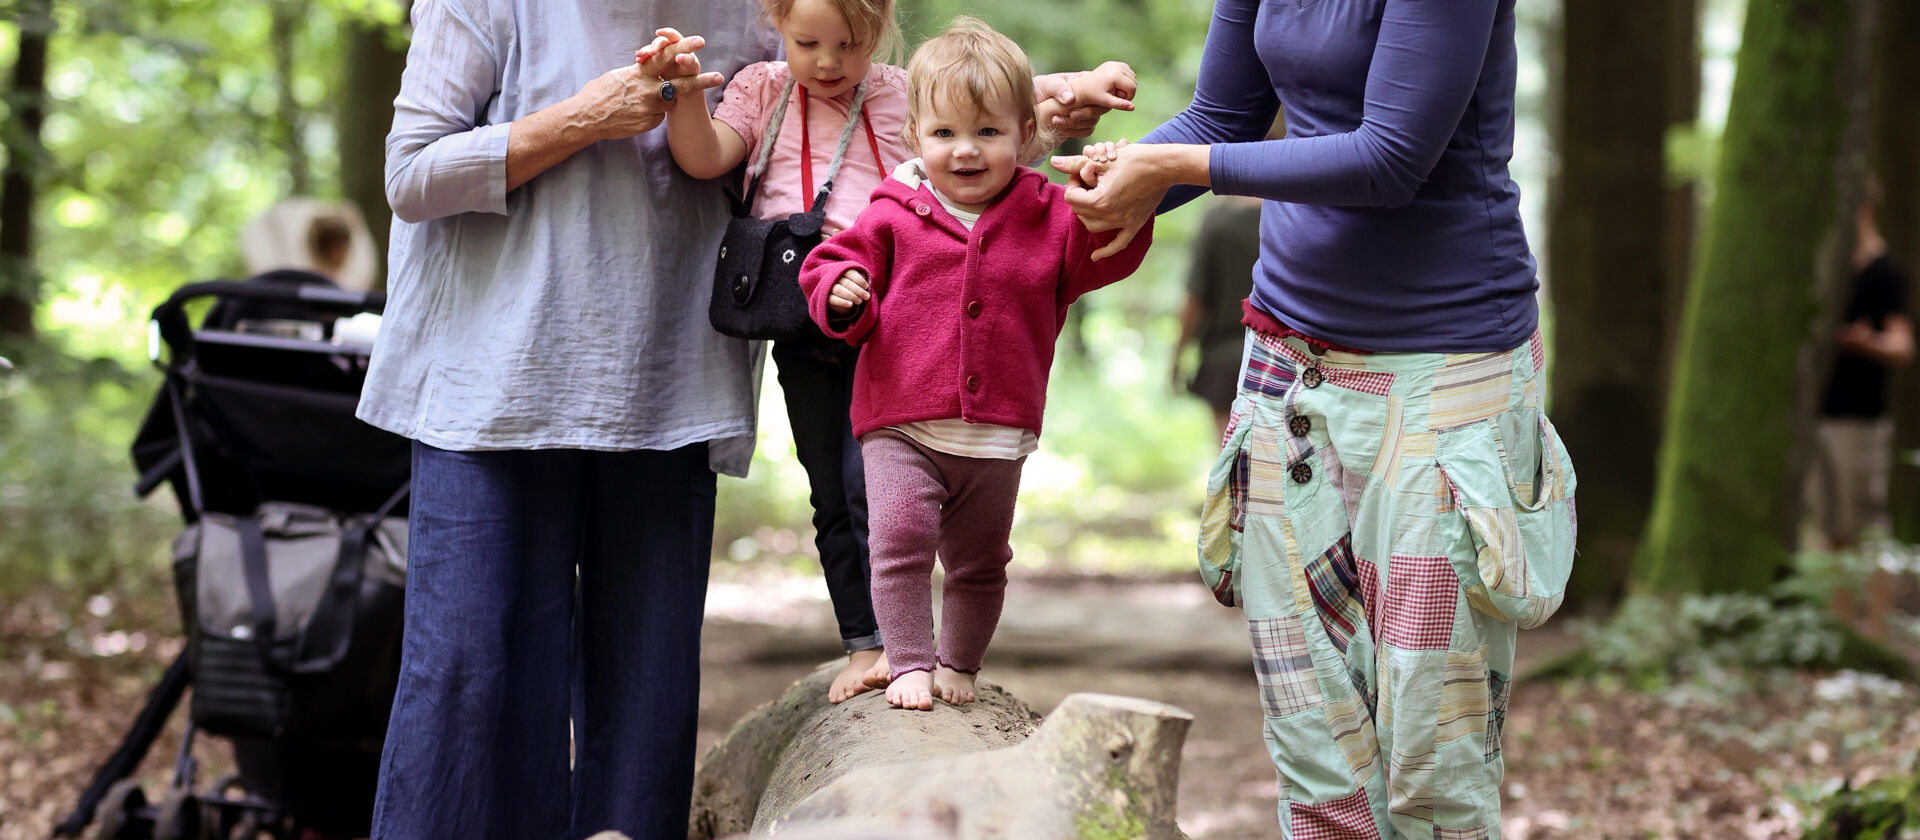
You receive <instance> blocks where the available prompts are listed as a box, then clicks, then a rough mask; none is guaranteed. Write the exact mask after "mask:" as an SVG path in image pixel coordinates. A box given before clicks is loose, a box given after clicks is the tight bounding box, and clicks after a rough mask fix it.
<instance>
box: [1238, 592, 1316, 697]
mask: <svg viewBox="0 0 1920 840" xmlns="http://www.w3.org/2000/svg"><path fill="white" fill-rule="evenodd" d="M1247 629H1248V631H1249V632H1250V633H1251V634H1252V636H1253V670H1254V673H1255V674H1257V675H1259V677H1260V702H1261V704H1262V705H1263V706H1264V707H1265V708H1266V713H1267V717H1274V718H1281V717H1286V716H1288V715H1291V714H1294V713H1296V712H1302V711H1305V710H1307V709H1311V708H1314V707H1317V706H1319V705H1320V703H1321V696H1320V682H1319V681H1318V680H1317V679H1315V678H1314V671H1313V656H1312V655H1311V654H1309V653H1308V652H1307V634H1306V631H1305V630H1304V629H1302V627H1301V626H1300V617H1299V616H1297V615H1290V616H1283V617H1281V618H1251V619H1248V620H1247Z"/></svg>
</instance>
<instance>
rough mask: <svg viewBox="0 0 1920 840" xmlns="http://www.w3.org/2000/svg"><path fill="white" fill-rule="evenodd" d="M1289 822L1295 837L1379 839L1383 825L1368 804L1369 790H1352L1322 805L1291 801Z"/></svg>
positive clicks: (1308, 839)
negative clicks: (1376, 821) (1374, 816)
mask: <svg viewBox="0 0 1920 840" xmlns="http://www.w3.org/2000/svg"><path fill="white" fill-rule="evenodd" d="M1287 810H1288V812H1289V817H1290V818H1289V820H1288V821H1289V822H1291V823H1292V824H1293V826H1292V828H1293V840H1379V838H1380V827H1379V826H1377V825H1375V824H1374V822H1373V809H1372V808H1371V807H1369V806H1368V805H1367V792H1366V791H1365V790H1356V791H1354V792H1353V793H1351V794H1348V795H1346V796H1343V797H1341V798H1339V799H1335V800H1333V801H1332V802H1323V803H1321V804H1319V805H1301V804H1299V803H1297V802H1295V803H1289V805H1288V808H1287Z"/></svg>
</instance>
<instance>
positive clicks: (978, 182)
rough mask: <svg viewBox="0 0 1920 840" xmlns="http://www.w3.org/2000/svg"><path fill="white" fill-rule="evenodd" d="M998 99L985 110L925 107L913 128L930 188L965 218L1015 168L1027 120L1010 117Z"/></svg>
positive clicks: (1009, 107) (1028, 131) (1007, 105)
mask: <svg viewBox="0 0 1920 840" xmlns="http://www.w3.org/2000/svg"><path fill="white" fill-rule="evenodd" d="M1007 98H1008V97H1007V96H1006V95H1005V94H1000V95H997V96H994V97H993V98H992V100H991V101H989V102H987V103H986V104H987V107H986V108H985V109H982V108H979V107H976V106H975V105H974V103H971V102H928V103H926V104H927V106H928V107H927V108H926V109H925V110H923V111H921V113H920V115H919V117H918V120H917V122H916V123H915V125H914V134H915V136H916V137H917V139H918V140H919V141H920V157H921V159H922V162H923V163H925V165H926V168H927V177H928V179H930V180H932V181H933V188H934V189H936V190H939V191H940V194H941V195H943V196H946V197H947V200H948V201H951V202H953V203H954V204H957V205H959V206H960V208H961V209H963V210H966V211H967V212H969V213H978V212H980V211H982V210H985V209H986V207H987V205H988V204H989V203H991V202H992V201H993V199H994V198H995V197H997V196H999V195H1000V191H1001V190H1004V189H1006V188H1007V182H1009V181H1012V180H1013V175H1014V173H1015V172H1017V171H1018V170H1019V168H1020V150H1021V149H1022V148H1024V147H1025V146H1026V145H1027V141H1028V140H1029V139H1030V138H1031V137H1032V136H1033V121H1032V120H1027V121H1026V122H1025V124H1022V123H1020V122H1018V121H1017V119H1018V118H1017V117H1015V116H1014V114H1015V113H1017V112H1016V111H1015V106H1014V103H1012V102H1009V101H1006V100H1007Z"/></svg>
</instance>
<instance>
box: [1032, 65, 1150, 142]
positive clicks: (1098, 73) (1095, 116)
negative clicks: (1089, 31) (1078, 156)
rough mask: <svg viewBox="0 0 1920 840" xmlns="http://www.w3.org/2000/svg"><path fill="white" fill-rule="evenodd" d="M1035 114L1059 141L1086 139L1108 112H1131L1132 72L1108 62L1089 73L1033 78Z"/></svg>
mask: <svg viewBox="0 0 1920 840" xmlns="http://www.w3.org/2000/svg"><path fill="white" fill-rule="evenodd" d="M1033 90H1034V101H1035V103H1036V108H1035V110H1036V111H1037V116H1038V117H1039V119H1040V121H1041V123H1042V124H1044V125H1047V126H1049V127H1051V128H1052V129H1053V130H1054V131H1055V132H1058V133H1059V134H1060V135H1061V136H1062V137H1086V136H1088V135H1090V134H1092V133H1093V129H1094V126H1095V125H1097V124H1098V123H1099V122H1100V117H1101V116H1103V115H1105V114H1106V113H1107V112H1108V111H1112V110H1116V109H1117V110H1121V111H1131V110H1133V95H1134V93H1135V92H1136V91H1138V90H1139V84H1138V82H1137V81H1136V80H1135V79H1134V75H1133V68H1132V67H1129V66H1128V65H1127V64H1126V62H1122V61H1109V62H1106V63H1105V64H1102V65H1100V66H1099V67H1095V68H1093V69H1092V70H1083V71H1079V72H1073V73H1050V74H1048V75H1045V76H1035V77H1033Z"/></svg>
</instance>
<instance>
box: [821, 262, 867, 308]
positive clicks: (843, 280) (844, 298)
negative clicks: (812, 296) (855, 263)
mask: <svg viewBox="0 0 1920 840" xmlns="http://www.w3.org/2000/svg"><path fill="white" fill-rule="evenodd" d="M871 297H873V292H872V291H871V290H870V289H869V287H868V286H867V276H866V275H864V274H861V273H860V272H858V271H854V270H853V269H851V268H849V269H847V270H846V271H844V272H841V274H840V279H838V280H835V281H833V289H832V290H831V291H829V292H827V308H829V309H831V310H833V311H834V312H835V313H845V312H849V311H852V309H853V308H854V307H856V306H859V305H860V304H863V303H866V302H867V299H868V298H871Z"/></svg>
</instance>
